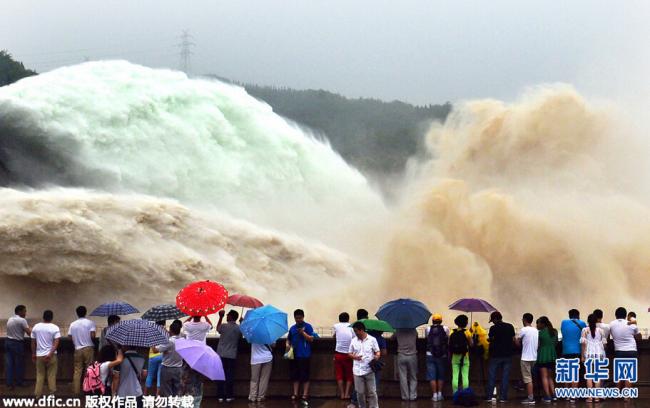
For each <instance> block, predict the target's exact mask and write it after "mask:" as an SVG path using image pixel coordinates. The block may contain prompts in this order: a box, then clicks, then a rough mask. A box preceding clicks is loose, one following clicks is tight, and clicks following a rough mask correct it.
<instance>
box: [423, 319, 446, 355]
mask: <svg viewBox="0 0 650 408" xmlns="http://www.w3.org/2000/svg"><path fill="white" fill-rule="evenodd" d="M442 328H443V329H445V333H447V338H449V327H447V326H445V325H443V326H442ZM430 331H431V326H427V327H425V328H424V338H425V339H426V338H428V337H429V332H430ZM428 348H429V347H428V346H427V353H426V354H427V356H430V355H432V354H431V352H430V351H429V350H428Z"/></svg>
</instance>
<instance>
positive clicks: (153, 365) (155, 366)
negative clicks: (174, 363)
mask: <svg viewBox="0 0 650 408" xmlns="http://www.w3.org/2000/svg"><path fill="white" fill-rule="evenodd" d="M161 367H162V355H158V356H156V357H151V358H150V359H149V366H148V367H147V380H146V381H145V386H146V387H147V388H151V387H153V380H154V379H155V380H156V387H158V389H160V368H161Z"/></svg>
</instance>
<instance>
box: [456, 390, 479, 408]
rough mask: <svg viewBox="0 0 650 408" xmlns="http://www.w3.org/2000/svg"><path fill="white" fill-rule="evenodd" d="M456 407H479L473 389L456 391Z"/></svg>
mask: <svg viewBox="0 0 650 408" xmlns="http://www.w3.org/2000/svg"><path fill="white" fill-rule="evenodd" d="M454 405H460V406H463V407H475V406H477V405H478V401H477V398H476V394H474V391H472V389H471V388H465V389H461V390H458V391H456V393H455V394H454Z"/></svg>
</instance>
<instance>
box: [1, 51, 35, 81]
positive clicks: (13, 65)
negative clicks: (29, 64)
mask: <svg viewBox="0 0 650 408" xmlns="http://www.w3.org/2000/svg"><path fill="white" fill-rule="evenodd" d="M32 75H36V72H35V71H32V70H31V69H27V68H25V66H24V65H23V63H22V62H19V61H16V60H14V59H13V57H12V56H11V54H10V53H9V52H8V51H6V50H0V86H5V85H9V84H13V83H14V82H16V81H18V80H19V79H21V78H25V77H28V76H32Z"/></svg>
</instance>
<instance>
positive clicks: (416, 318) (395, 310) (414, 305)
mask: <svg viewBox="0 0 650 408" xmlns="http://www.w3.org/2000/svg"><path fill="white" fill-rule="evenodd" d="M375 316H377V317H378V318H379V319H381V320H384V321H386V322H388V323H389V324H390V325H391V326H393V328H395V329H415V328H416V327H418V326H421V325H423V324H427V323H428V322H429V318H430V317H431V312H430V311H429V309H427V307H426V306H425V305H424V303H422V302H418V301H417V300H413V299H396V300H391V301H390V302H388V303H385V304H384V305H382V306H381V307H380V308H379V310H377V313H376V314H375Z"/></svg>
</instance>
